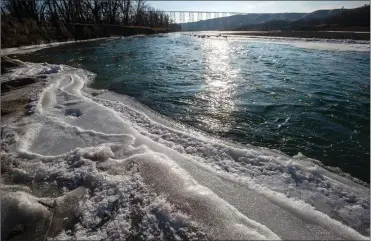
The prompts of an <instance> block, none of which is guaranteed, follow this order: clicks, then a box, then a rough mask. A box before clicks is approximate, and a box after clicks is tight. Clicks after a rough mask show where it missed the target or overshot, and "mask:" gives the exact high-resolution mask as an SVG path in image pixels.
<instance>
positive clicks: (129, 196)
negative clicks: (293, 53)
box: [2, 63, 370, 240]
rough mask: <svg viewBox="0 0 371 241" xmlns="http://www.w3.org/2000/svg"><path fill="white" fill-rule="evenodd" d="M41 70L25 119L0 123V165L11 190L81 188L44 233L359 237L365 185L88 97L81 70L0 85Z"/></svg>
mask: <svg viewBox="0 0 371 241" xmlns="http://www.w3.org/2000/svg"><path fill="white" fill-rule="evenodd" d="M40 74H42V75H46V76H47V80H48V82H47V85H46V87H45V88H44V89H43V91H42V92H41V93H40V94H39V95H38V97H37V99H36V100H35V101H34V102H33V103H32V105H34V114H32V115H30V116H27V117H25V118H23V119H22V120H17V121H15V122H13V123H11V124H8V125H6V126H3V134H4V135H3V136H4V140H3V143H2V145H3V146H5V147H6V148H5V147H4V148H5V149H6V150H7V152H6V153H2V155H4V157H6V158H7V159H9V160H11V162H12V163H13V165H10V166H9V167H8V169H7V173H8V174H7V175H8V176H9V178H10V179H11V181H12V182H16V183H20V184H26V185H28V184H29V183H36V184H38V185H41V184H43V185H44V186H50V187H54V188H56V189H57V190H59V194H58V195H63V194H65V193H68V192H69V191H72V190H76V189H77V188H81V187H84V195H83V196H82V197H81V198H79V200H76V202H75V206H76V207H77V209H76V210H77V214H76V215H77V217H78V221H77V222H76V223H75V224H74V225H73V228H71V227H69V228H59V229H54V231H53V232H51V233H49V237H54V239H56V240H61V239H81V240H82V239H84V240H96V239H99V240H102V239H109V240H111V239H133V238H138V239H143V240H158V239H165V240H174V239H177V240H178V239H230V240H237V239H244V240H246V239H250V240H256V239H274V240H277V239H304V240H308V239H333V240H335V239H367V236H369V225H370V223H369V218H370V213H369V187H368V186H365V185H362V184H360V183H357V182H354V180H351V179H349V178H346V177H344V176H341V175H338V174H337V173H334V172H330V171H328V170H326V169H324V168H322V167H320V166H318V165H317V163H316V162H315V161H312V160H310V159H308V158H305V157H304V156H302V155H298V156H295V157H289V156H287V155H284V154H283V153H280V152H278V151H275V150H269V149H266V148H259V147H254V146H242V145H238V144H236V143H229V142H225V141H223V140H221V139H216V138H213V137H210V136H207V135H205V134H203V133H200V132H197V131H196V130H193V129H190V128H188V127H186V126H183V125H180V124H178V123H175V122H172V121H170V120H168V119H166V118H164V117H162V116H160V115H158V114H157V113H154V112H153V111H151V110H149V109H148V108H146V107H144V106H142V105H141V104H139V103H138V102H136V101H135V100H133V99H132V98H129V97H127V96H122V95H119V94H115V93H112V92H108V91H105V92H101V93H100V94H98V95H94V96H93V95H91V94H90V93H91V90H90V89H89V88H87V87H86V85H87V84H88V83H90V82H91V81H92V79H93V78H94V74H93V73H90V72H87V71H85V70H82V69H76V68H72V67H69V66H65V65H49V64H36V63H26V65H25V66H24V67H21V68H17V69H15V70H14V71H13V72H11V73H8V74H7V75H6V76H5V77H4V78H14V77H16V76H33V75H40ZM14 163H16V164H17V165H15V164H14ZM9 195H13V196H11V197H10V198H8V199H6V200H8V201H6V203H8V205H15V204H16V203H22V205H28V209H27V210H31V211H30V212H33V211H32V210H38V211H37V212H39V213H43V212H44V211H45V210H44V209H43V208H44V206H39V203H38V202H37V200H38V198H44V197H34V196H32V195H30V194H28V193H27V191H25V190H23V191H17V192H14V193H12V194H9ZM34 200H36V201H34ZM2 203H4V202H3V200H2ZM23 203H26V204H23ZM20 205H21V204H20ZM40 210H41V211H40ZM43 210H44V211H43ZM2 214H3V213H2ZM5 215H6V213H5ZM61 229H62V230H61Z"/></svg>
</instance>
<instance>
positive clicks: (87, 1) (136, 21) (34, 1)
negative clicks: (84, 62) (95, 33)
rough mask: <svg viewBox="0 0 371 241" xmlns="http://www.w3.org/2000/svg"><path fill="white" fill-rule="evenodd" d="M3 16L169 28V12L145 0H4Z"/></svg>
mask: <svg viewBox="0 0 371 241" xmlns="http://www.w3.org/2000/svg"><path fill="white" fill-rule="evenodd" d="M1 17H2V19H3V20H4V19H7V18H9V17H11V18H15V19H18V20H20V19H33V20H35V21H50V22H63V23H80V24H122V25H125V26H147V27H158V28H167V27H168V26H169V24H171V21H170V19H169V16H168V15H167V14H165V13H164V12H162V11H160V10H156V9H154V8H152V7H151V6H149V5H148V4H147V3H146V2H145V1H144V0H2V1H1Z"/></svg>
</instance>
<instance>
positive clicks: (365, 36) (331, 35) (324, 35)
mask: <svg viewBox="0 0 371 241" xmlns="http://www.w3.org/2000/svg"><path fill="white" fill-rule="evenodd" d="M228 34H230V35H246V36H265V37H292V38H318V39H351V40H370V32H352V31H228Z"/></svg>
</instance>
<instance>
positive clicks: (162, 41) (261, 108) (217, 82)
mask: <svg viewBox="0 0 371 241" xmlns="http://www.w3.org/2000/svg"><path fill="white" fill-rule="evenodd" d="M290 42H295V41H292V40H288V41H280V42H279V41H262V40H261V41H259V40H257V39H251V38H246V37H245V38H244V37H232V36H230V37H229V38H222V37H216V36H211V37H209V38H208V37H206V38H198V37H197V36H193V34H192V36H190V35H189V34H175V35H165V36H156V37H135V38H124V39H114V40H101V41H95V42H87V43H79V44H72V45H63V46H59V47H55V48H50V49H44V50H41V51H38V52H36V53H32V54H29V55H25V56H22V57H21V58H22V59H26V60H29V61H32V62H48V63H55V64H67V65H72V66H75V67H81V68H84V69H87V70H89V71H92V72H94V73H96V74H97V77H96V79H95V81H94V82H93V83H92V86H93V87H94V88H98V89H101V88H104V89H109V90H113V91H116V92H118V93H122V94H126V95H129V96H132V97H134V98H135V99H137V100H138V101H140V102H141V103H143V104H145V105H147V106H149V107H150V108H152V109H153V110H155V111H157V112H159V113H161V114H163V115H165V116H168V117H170V118H172V119H175V120H177V121H180V122H182V123H186V124H188V125H191V126H193V127H195V128H197V129H200V130H203V131H205V132H207V133H210V134H212V135H216V136H220V137H222V138H226V139H229V140H233V141H236V142H239V143H242V144H252V145H256V146H263V147H268V148H271V149H278V150H281V151H282V152H284V153H286V154H289V155H297V154H298V153H302V154H303V155H305V156H307V157H310V158H314V159H317V160H319V161H321V162H322V163H323V164H325V165H326V166H331V167H338V168H340V169H341V170H343V171H344V172H346V173H350V174H351V175H352V176H354V177H357V178H359V179H361V180H363V181H366V182H369V169H370V162H369V158H370V146H369V132H370V128H369V127H370V126H369V121H370V118H369V116H370V111H369V110H370V79H369V76H370V67H369V66H370V57H369V51H357V50H359V49H357V47H355V48H353V49H345V50H343V49H341V48H338V49H334V48H332V49H331V48H329V49H326V48H324V49H323V48H304V47H302V46H300V45H299V46H297V44H290ZM298 42H300V41H298ZM311 42H313V41H310V42H308V44H307V45H309V46H310V44H312V43H311ZM303 46H305V45H303ZM344 46H345V47H346V44H344Z"/></svg>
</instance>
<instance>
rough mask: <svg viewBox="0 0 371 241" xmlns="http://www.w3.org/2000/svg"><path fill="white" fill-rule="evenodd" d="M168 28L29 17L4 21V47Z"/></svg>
mask: <svg viewBox="0 0 371 241" xmlns="http://www.w3.org/2000/svg"><path fill="white" fill-rule="evenodd" d="M167 32H169V29H165V28H150V27H140V26H123V25H107V24H70V23H69V24H63V23H51V22H37V21H34V20H30V19H23V20H12V19H10V20H4V21H2V22H1V33H2V34H1V48H2V49H3V48H14V47H20V46H27V45H36V44H46V43H52V42H64V41H72V40H87V39H95V38H105V37H113V36H131V35H137V34H157V33H167Z"/></svg>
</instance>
